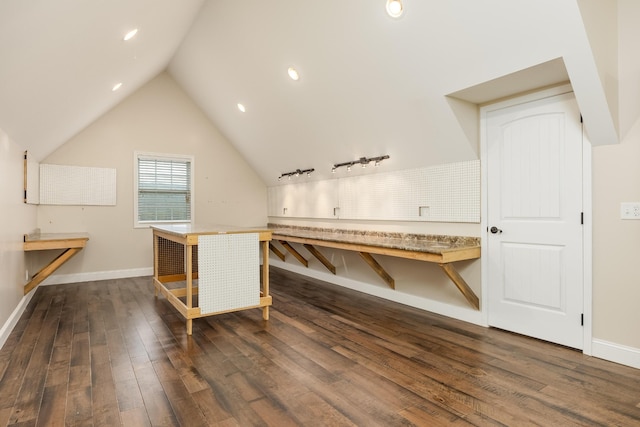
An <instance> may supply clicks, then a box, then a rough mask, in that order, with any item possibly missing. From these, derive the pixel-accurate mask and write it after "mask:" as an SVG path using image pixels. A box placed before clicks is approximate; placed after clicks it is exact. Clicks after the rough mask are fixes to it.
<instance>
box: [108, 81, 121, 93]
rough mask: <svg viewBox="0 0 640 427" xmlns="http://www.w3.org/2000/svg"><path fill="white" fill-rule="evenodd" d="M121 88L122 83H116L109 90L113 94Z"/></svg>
mask: <svg viewBox="0 0 640 427" xmlns="http://www.w3.org/2000/svg"><path fill="white" fill-rule="evenodd" d="M121 87H122V82H120V83H116V84H115V85H114V86H113V87H112V88H111V90H112V91H113V92H115V91H117V90H118V89H120V88H121Z"/></svg>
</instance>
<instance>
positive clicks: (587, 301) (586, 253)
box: [480, 84, 594, 355]
mask: <svg viewBox="0 0 640 427" xmlns="http://www.w3.org/2000/svg"><path fill="white" fill-rule="evenodd" d="M572 91H573V89H572V87H571V85H570V84H564V85H560V86H556V87H552V88H549V89H546V90H542V91H539V92H534V93H529V94H526V95H523V96H521V97H516V98H510V99H507V100H504V101H501V102H496V103H495V104H488V105H483V106H482V107H480V170H481V176H480V181H481V186H482V187H481V188H482V190H481V194H482V197H481V202H480V203H481V222H480V231H481V233H482V234H481V239H480V251H481V252H482V253H483V254H487V253H488V248H487V239H488V231H487V226H488V224H487V215H488V210H487V209H488V206H487V200H486V195H487V191H488V188H487V141H486V121H487V113H489V112H491V111H496V110H500V109H503V108H508V107H512V106H514V105H519V104H524V103H527V102H532V101H537V100H540V99H544V98H549V97H552V96H558V95H562V94H565V93H570V92H572ZM582 144H583V149H582V153H583V155H582V204H583V206H582V207H583V211H584V224H583V243H582V245H583V311H584V328H583V340H582V341H583V349H582V352H583V353H584V354H586V355H591V354H592V352H593V348H592V343H593V342H594V340H593V339H592V337H593V320H592V319H593V307H592V304H593V272H592V270H591V266H592V265H593V262H592V261H593V246H592V245H593V229H592V227H593V220H592V218H593V208H592V167H591V154H592V153H591V149H592V146H591V144H590V143H589V141H588V139H587V137H586V134H585V133H584V132H583V141H582ZM480 262H481V271H482V272H481V282H482V283H481V290H482V300H481V305H480V307H481V309H482V321H483V323H482V324H483V325H485V326H488V324H489V323H488V322H489V321H488V317H489V315H488V312H487V309H486V307H487V299H488V294H489V289H488V286H489V285H488V283H489V281H488V277H487V272H488V269H489V268H488V263H489V259H488V257H486V256H483V257H481V258H480Z"/></svg>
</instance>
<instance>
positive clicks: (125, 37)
mask: <svg viewBox="0 0 640 427" xmlns="http://www.w3.org/2000/svg"><path fill="white" fill-rule="evenodd" d="M136 34H138V29H137V28H134V29H133V30H131V31H129V32H128V33H127V34H125V35H124V41H127V40H131V39H132V38H133V37H134V36H135V35H136Z"/></svg>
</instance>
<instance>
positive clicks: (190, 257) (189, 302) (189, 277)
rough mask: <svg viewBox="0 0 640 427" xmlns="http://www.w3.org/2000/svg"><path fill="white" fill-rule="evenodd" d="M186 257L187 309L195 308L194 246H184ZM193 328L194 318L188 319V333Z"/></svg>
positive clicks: (188, 333)
mask: <svg viewBox="0 0 640 427" xmlns="http://www.w3.org/2000/svg"><path fill="white" fill-rule="evenodd" d="M184 248H185V249H184V250H185V253H184V259H185V263H184V264H185V265H184V268H185V270H186V271H185V274H186V276H187V277H186V281H187V283H186V284H187V311H188V309H190V308H193V266H192V263H193V250H192V248H193V246H191V245H185V246H184ZM192 330H193V320H192V319H187V335H191V333H192Z"/></svg>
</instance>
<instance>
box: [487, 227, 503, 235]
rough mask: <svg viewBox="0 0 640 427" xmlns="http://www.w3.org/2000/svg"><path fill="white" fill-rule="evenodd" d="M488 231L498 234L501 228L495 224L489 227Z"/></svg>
mask: <svg viewBox="0 0 640 427" xmlns="http://www.w3.org/2000/svg"><path fill="white" fill-rule="evenodd" d="M489 231H491V232H492V233H493V234H500V233H502V230H500V229H499V228H498V227H495V226H494V227H491V228H490V229H489Z"/></svg>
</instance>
